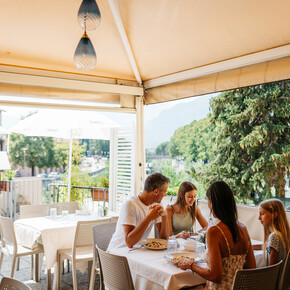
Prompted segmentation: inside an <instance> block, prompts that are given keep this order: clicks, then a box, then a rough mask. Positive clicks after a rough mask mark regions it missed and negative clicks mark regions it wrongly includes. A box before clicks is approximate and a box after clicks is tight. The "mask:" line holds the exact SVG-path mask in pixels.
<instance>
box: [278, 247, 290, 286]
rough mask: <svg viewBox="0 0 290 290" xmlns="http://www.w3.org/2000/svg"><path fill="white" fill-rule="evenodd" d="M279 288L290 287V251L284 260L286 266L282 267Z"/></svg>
mask: <svg viewBox="0 0 290 290" xmlns="http://www.w3.org/2000/svg"><path fill="white" fill-rule="evenodd" d="M278 289H279V290H285V289H290V251H289V252H288V254H287V257H286V259H285V262H284V267H283V269H282V273H281V277H280V282H279V288H278Z"/></svg>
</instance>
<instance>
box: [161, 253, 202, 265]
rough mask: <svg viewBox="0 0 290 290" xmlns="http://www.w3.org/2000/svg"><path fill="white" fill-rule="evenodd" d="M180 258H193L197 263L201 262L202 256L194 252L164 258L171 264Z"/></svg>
mask: <svg viewBox="0 0 290 290" xmlns="http://www.w3.org/2000/svg"><path fill="white" fill-rule="evenodd" d="M178 257H184V258H193V259H194V262H195V263H197V262H199V261H200V260H201V257H200V256H198V255H197V254H195V253H192V252H184V253H173V254H168V255H165V256H164V258H165V259H166V260H167V261H168V262H170V263H173V261H172V259H173V258H178Z"/></svg>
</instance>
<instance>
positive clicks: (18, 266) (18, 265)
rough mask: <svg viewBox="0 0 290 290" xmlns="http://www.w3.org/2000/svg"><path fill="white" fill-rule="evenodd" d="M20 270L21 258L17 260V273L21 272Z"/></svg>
mask: <svg viewBox="0 0 290 290" xmlns="http://www.w3.org/2000/svg"><path fill="white" fill-rule="evenodd" d="M19 268H20V257H18V258H17V271H19Z"/></svg>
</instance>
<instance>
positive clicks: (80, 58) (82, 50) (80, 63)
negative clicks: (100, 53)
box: [74, 32, 97, 70]
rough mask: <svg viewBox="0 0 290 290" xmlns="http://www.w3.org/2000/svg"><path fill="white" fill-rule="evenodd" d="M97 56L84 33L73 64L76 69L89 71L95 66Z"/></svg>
mask: <svg viewBox="0 0 290 290" xmlns="http://www.w3.org/2000/svg"><path fill="white" fill-rule="evenodd" d="M96 62H97V55H96V52H95V49H94V46H93V44H92V42H91V40H90V39H89V37H88V35H87V33H86V32H85V33H84V35H83V36H82V38H81V40H80V42H79V44H78V46H77V48H76V51H75V55H74V64H75V66H76V67H77V68H78V69H81V70H91V69H93V68H94V67H95V66H96Z"/></svg>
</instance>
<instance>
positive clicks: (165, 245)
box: [140, 239, 167, 250]
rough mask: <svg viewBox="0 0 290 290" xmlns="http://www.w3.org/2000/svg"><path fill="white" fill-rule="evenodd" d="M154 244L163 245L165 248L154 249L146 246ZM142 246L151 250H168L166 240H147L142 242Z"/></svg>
mask: <svg viewBox="0 0 290 290" xmlns="http://www.w3.org/2000/svg"><path fill="white" fill-rule="evenodd" d="M154 242H158V243H162V244H163V245H164V246H161V247H153V246H150V245H146V244H148V243H151V244H152V243H154ZM140 244H141V245H142V246H144V247H145V248H147V249H149V250H165V249H167V240H164V239H146V240H142V241H140Z"/></svg>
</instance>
